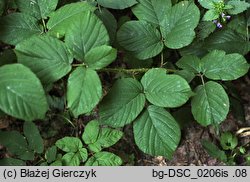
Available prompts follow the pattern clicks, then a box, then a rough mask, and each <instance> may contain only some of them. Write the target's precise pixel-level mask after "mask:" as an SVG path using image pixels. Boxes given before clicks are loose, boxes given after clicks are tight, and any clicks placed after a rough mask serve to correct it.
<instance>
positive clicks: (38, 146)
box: [23, 121, 44, 154]
mask: <svg viewBox="0 0 250 182" xmlns="http://www.w3.org/2000/svg"><path fill="white" fill-rule="evenodd" d="M23 132H24V135H25V137H26V139H27V141H28V143H29V149H30V150H32V151H34V152H37V153H39V154H41V153H43V149H44V148H43V147H44V146H43V139H42V137H41V135H40V133H39V130H38V128H37V127H36V125H35V124H34V123H32V122H28V121H26V122H25V123H24V126H23Z"/></svg>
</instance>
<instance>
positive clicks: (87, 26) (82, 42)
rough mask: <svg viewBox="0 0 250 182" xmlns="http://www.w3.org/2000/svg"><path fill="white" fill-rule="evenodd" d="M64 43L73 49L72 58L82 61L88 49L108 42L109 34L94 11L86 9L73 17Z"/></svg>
mask: <svg viewBox="0 0 250 182" xmlns="http://www.w3.org/2000/svg"><path fill="white" fill-rule="evenodd" d="M83 30H84V32H83ZM65 43H66V44H67V45H68V46H69V47H70V48H71V50H72V51H73V55H74V58H76V59H77V60H79V61H83V60H84V56H85V54H86V53H87V52H88V51H89V50H91V49H92V48H95V47H98V46H101V45H106V44H108V43H109V35H108V32H107V30H106V28H105V26H104V24H103V23H102V21H101V20H100V19H99V18H98V17H97V16H96V15H95V14H94V13H92V12H90V11H86V12H84V13H82V14H79V15H78V16H76V17H75V18H74V21H73V22H72V25H71V26H70V27H69V28H68V30H67V32H66V35H65Z"/></svg>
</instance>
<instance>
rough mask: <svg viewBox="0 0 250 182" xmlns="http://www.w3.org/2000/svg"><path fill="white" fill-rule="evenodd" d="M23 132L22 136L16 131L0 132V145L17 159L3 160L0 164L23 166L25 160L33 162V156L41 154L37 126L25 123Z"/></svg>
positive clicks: (41, 142)
mask: <svg viewBox="0 0 250 182" xmlns="http://www.w3.org/2000/svg"><path fill="white" fill-rule="evenodd" d="M23 132H24V136H23V135H22V134H20V133H19V132H17V131H0V144H1V145H3V146H5V147H6V148H7V150H8V152H9V153H10V154H11V155H14V156H16V157H17V158H18V159H14V158H4V159H1V160H0V164H3V165H25V162H24V161H25V160H34V158H35V154H40V153H42V152H43V150H44V145H43V140H42V138H41V135H40V133H39V130H38V128H37V126H36V125H35V124H34V123H32V122H29V121H26V122H25V123H24V128H23ZM23 160H24V161H23Z"/></svg>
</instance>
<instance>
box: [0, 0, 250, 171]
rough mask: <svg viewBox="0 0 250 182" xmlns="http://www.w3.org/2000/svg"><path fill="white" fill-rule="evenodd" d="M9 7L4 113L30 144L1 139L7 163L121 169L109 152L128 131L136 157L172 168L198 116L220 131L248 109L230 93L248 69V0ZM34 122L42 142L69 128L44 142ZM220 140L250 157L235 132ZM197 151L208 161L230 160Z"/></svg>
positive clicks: (0, 85)
mask: <svg viewBox="0 0 250 182" xmlns="http://www.w3.org/2000/svg"><path fill="white" fill-rule="evenodd" d="M6 2H7V1H1V2H0V16H1V17H0V27H1V29H0V41H1V47H0V112H3V114H6V115H10V116H12V117H14V118H17V119H18V120H23V121H25V122H24V126H23V134H24V135H22V134H21V133H19V132H18V131H0V139H1V140H0V144H1V145H3V146H5V147H6V149H7V152H8V153H9V154H10V158H6V159H3V160H1V161H0V164H3V165H24V164H25V163H26V162H25V161H26V160H29V161H32V162H33V163H32V164H35V165H47V166H48V165H50V166H57V165H74V166H78V165H89V166H91V165H121V164H122V159H121V158H120V157H118V156H117V155H115V154H113V153H111V152H110V151H115V153H116V150H108V149H107V148H109V147H112V146H113V145H114V144H116V143H117V142H118V141H119V140H120V139H121V137H122V136H123V132H122V131H123V129H124V128H122V127H125V126H126V125H129V124H130V125H132V126H133V135H132V136H133V137H134V140H133V141H135V144H136V145H137V147H138V148H139V149H140V150H141V151H143V152H144V153H147V154H149V155H161V156H165V157H167V158H168V159H170V158H171V157H172V156H173V154H174V151H175V150H176V148H177V147H178V144H179V142H180V138H181V132H180V126H179V124H178V123H180V125H181V128H182V129H184V128H185V126H186V121H187V120H188V121H189V120H193V119H195V120H196V121H197V123H198V124H200V125H202V126H205V127H206V126H209V125H213V126H214V127H216V128H217V129H218V128H219V125H220V124H221V123H222V122H223V121H224V120H225V118H226V117H227V114H228V112H229V107H230V104H231V108H232V109H233V110H235V108H236V107H237V106H238V105H241V103H240V101H241V99H240V98H238V97H235V94H233V92H232V89H231V88H230V86H229V85H230V81H232V80H236V79H239V78H240V77H243V76H244V75H246V74H247V73H248V71H249V63H248V61H247V60H246V58H247V57H248V55H247V54H248V53H249V51H250V42H249V28H248V26H249V24H250V23H249V20H250V19H249V9H248V8H249V1H243V0H228V1H221V0H199V1H198V2H197V1H187V0H184V1H181V0H180V1H179V0H178V1H177V0H175V1H173V0H172V1H171V0H137V1H136V0H126V1H124V0H123V1H122V0H109V1H106V0H105V1H104V0H97V1H77V2H76V1H58V0H52V1H48V0H40V1H39V0H33V1H29V0H15V1H11V3H10V2H9V1H8V2H7V3H6ZM113 9H115V10H113ZM121 9H126V10H121ZM244 56H245V57H244ZM236 92H237V91H236ZM229 96H230V98H229ZM231 96H232V98H233V99H232V98H231ZM235 99H236V100H235ZM232 105H233V106H232ZM3 114H2V115H3ZM181 114H185V117H186V116H187V118H185V117H180V115H181ZM172 115H173V116H172ZM89 118H92V119H94V120H92V121H90V122H88V123H87V124H86V122H87V121H89ZM35 120H39V121H40V123H43V124H41V125H39V128H41V129H42V130H41V132H42V134H43V136H49V134H48V133H49V131H51V130H52V131H53V132H54V133H59V132H58V131H59V128H60V127H61V126H62V125H63V127H64V124H65V123H64V122H60V121H61V120H63V121H67V123H70V124H71V125H70V126H68V125H67V126H66V127H65V128H68V127H74V128H73V129H71V128H69V129H67V130H65V131H72V133H70V134H68V133H59V134H61V135H60V136H59V137H60V138H61V139H59V140H57V141H56V142H55V144H54V143H52V144H51V143H49V144H47V141H44V138H42V137H41V136H40V133H39V130H38V128H37V127H36V125H35V124H34V123H32V121H35ZM51 121H53V122H51ZM176 121H178V123H177V122H176ZM13 123H14V121H13ZM48 123H49V124H48ZM85 124H86V126H85ZM47 125H49V126H48V127H52V126H53V127H54V128H53V127H52V128H47ZM14 126H15V125H14ZM44 127H45V128H44ZM109 127H112V129H111V128H109ZM82 128H84V132H82V131H79V129H82ZM126 128H127V127H126ZM128 128H130V127H128ZM44 130H45V131H47V130H48V133H46V134H44V133H45V132H44ZM124 131H127V130H125V129H124ZM79 132H80V133H79ZM79 134H82V135H81V136H79ZM74 136H77V137H74ZM217 138H220V143H221V148H222V149H223V150H227V152H228V151H229V152H230V151H232V152H233V154H235V155H236V156H237V155H244V159H245V160H248V157H247V153H246V152H244V151H245V148H246V147H245V146H239V144H238V143H237V138H236V137H235V136H234V135H233V134H231V133H223V134H222V135H221V136H220V137H217ZM43 143H44V144H46V145H44V144H43ZM202 143H203V145H204V147H205V148H206V149H207V150H208V151H209V153H210V154H211V155H212V156H213V157H216V158H218V159H220V160H222V161H226V162H228V164H231V163H234V162H235V156H230V155H228V154H227V152H224V151H222V150H220V147H217V146H215V145H214V144H211V143H209V142H208V141H204V142H202ZM218 143H219V142H218ZM118 153H119V152H118ZM243 153H244V154H243ZM129 155H130V154H129ZM39 159H41V160H39ZM230 162H231V163H230ZM28 164H30V163H28Z"/></svg>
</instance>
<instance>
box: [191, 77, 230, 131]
mask: <svg viewBox="0 0 250 182" xmlns="http://www.w3.org/2000/svg"><path fill="white" fill-rule="evenodd" d="M195 94H196V95H195V96H194V97H193V98H192V100H191V106H192V113H193V116H194V118H195V120H196V121H197V122H198V123H200V124H201V125H203V126H208V125H211V124H213V125H218V124H220V123H221V122H222V121H224V120H225V119H226V116H227V114H228V112H229V99H228V96H227V93H226V92H225V90H224V89H223V87H222V86H221V85H220V84H218V83H216V82H213V81H209V82H207V83H205V85H200V86H198V87H197V88H196V89H195Z"/></svg>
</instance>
